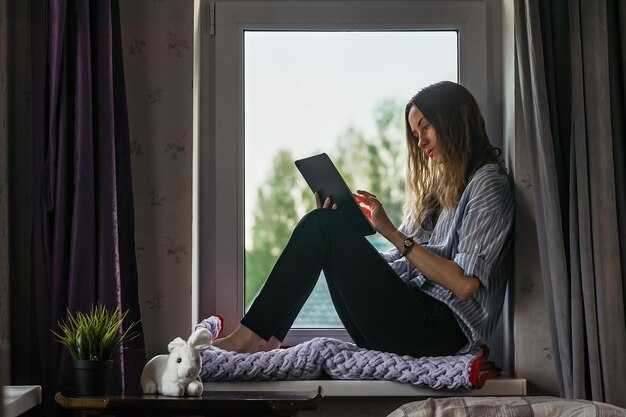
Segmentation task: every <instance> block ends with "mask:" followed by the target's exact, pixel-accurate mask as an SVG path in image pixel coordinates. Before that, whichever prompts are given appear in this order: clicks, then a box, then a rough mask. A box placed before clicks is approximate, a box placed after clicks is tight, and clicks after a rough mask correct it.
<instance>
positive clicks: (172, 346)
mask: <svg viewBox="0 0 626 417" xmlns="http://www.w3.org/2000/svg"><path fill="white" fill-rule="evenodd" d="M186 344H187V342H185V341H184V340H183V339H181V338H180V337H177V338H176V339H174V340H172V341H171V342H170V343H169V344H168V345H167V351H168V352H171V351H173V350H174V349H176V348H178V347H183V346H185V345H186Z"/></svg>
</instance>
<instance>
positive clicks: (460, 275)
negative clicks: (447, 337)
mask: <svg viewBox="0 0 626 417" xmlns="http://www.w3.org/2000/svg"><path fill="white" fill-rule="evenodd" d="M381 234H382V235H383V236H384V237H385V238H386V239H387V240H389V241H390V242H391V243H392V244H393V245H394V246H395V247H396V248H398V250H399V251H402V250H403V249H404V240H405V239H406V238H407V236H405V235H404V234H403V233H402V232H400V231H399V230H398V229H395V230H392V231H387V234H383V233H381ZM406 259H407V260H408V261H409V262H410V263H411V264H413V265H414V266H415V267H416V268H417V269H419V270H420V271H421V272H422V274H424V276H425V277H426V278H428V279H429V280H430V281H433V282H435V283H437V284H439V285H441V286H442V287H444V288H447V289H448V290H450V291H451V292H452V293H453V294H454V295H456V296H457V298H458V299H459V300H461V301H465V300H469V299H470V298H472V297H473V296H474V293H475V292H476V290H478V288H479V287H480V281H479V280H478V278H476V277H474V276H467V275H465V274H464V271H463V268H461V267H460V266H459V265H458V264H457V263H456V262H454V261H451V260H448V259H446V258H443V257H441V256H439V255H437V254H434V253H432V252H431V251H429V250H427V249H424V248H423V247H422V246H420V245H418V244H417V243H415V244H414V245H413V247H412V248H411V250H409V252H408V253H407V254H406Z"/></svg>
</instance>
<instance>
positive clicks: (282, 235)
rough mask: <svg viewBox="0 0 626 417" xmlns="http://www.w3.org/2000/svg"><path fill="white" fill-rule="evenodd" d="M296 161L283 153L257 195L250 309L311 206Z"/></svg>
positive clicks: (248, 265)
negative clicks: (302, 214) (301, 213)
mask: <svg viewBox="0 0 626 417" xmlns="http://www.w3.org/2000/svg"><path fill="white" fill-rule="evenodd" d="M293 161H294V159H293V155H292V154H291V152H288V151H280V152H279V153H278V154H277V155H276V157H275V158H274V162H273V167H272V173H271V175H270V177H269V179H268V180H267V182H266V183H265V184H264V185H263V186H262V187H260V188H259V189H258V191H257V204H256V206H255V213H254V219H253V221H254V223H253V226H252V248H251V249H250V250H249V251H246V289H245V305H246V306H248V305H250V303H251V302H252V300H253V299H254V297H256V294H257V293H258V291H259V289H260V288H261V287H262V286H263V283H264V282H265V280H266V279H267V276H268V275H269V273H270V271H271V268H272V266H273V265H274V263H275V262H276V259H278V256H279V255H280V253H281V252H282V250H283V248H284V247H285V245H286V244H287V241H288V240H289V237H290V236H291V232H292V231H293V229H294V227H295V226H296V223H297V222H298V219H299V218H300V216H299V214H298V207H299V206H302V205H303V204H304V205H306V204H308V205H310V204H311V203H310V202H308V203H306V201H305V200H303V196H304V193H303V191H302V190H298V189H297V185H298V176H299V174H298V172H297V170H296V167H295V165H294V163H293ZM309 194H310V191H309ZM309 198H310V197H309ZM313 204H314V203H313Z"/></svg>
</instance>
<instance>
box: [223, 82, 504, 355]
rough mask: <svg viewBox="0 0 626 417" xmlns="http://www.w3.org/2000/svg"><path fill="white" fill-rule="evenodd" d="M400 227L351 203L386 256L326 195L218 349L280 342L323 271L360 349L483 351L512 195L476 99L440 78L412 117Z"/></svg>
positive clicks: (361, 194) (374, 208)
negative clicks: (387, 246)
mask: <svg viewBox="0 0 626 417" xmlns="http://www.w3.org/2000/svg"><path fill="white" fill-rule="evenodd" d="M405 122H406V138H407V146H408V171H407V181H406V183H407V188H408V194H409V196H408V198H407V203H406V205H405V215H406V217H405V221H404V222H403V224H402V225H401V226H400V227H399V228H396V226H394V225H393V223H392V222H391V221H390V220H389V218H388V217H387V214H386V213H385V209H384V207H383V204H382V203H381V202H380V201H378V199H377V198H376V196H375V195H373V194H371V193H369V192H367V191H361V190H359V191H357V194H356V195H355V197H356V198H357V200H358V201H359V203H360V204H361V206H362V207H363V208H364V211H365V212H366V214H368V216H369V217H370V219H371V220H372V223H373V225H374V227H375V228H376V230H377V231H378V232H379V233H380V234H381V235H382V236H384V237H385V238H386V239H387V240H389V242H391V243H392V244H393V245H394V246H395V248H394V249H392V250H390V251H389V252H386V253H383V254H381V253H379V252H378V251H376V249H374V247H373V246H372V245H371V244H370V243H369V242H368V241H367V240H366V239H365V238H364V237H363V236H361V235H359V234H358V233H356V232H355V231H354V230H352V227H351V226H350V224H349V223H348V222H346V221H345V219H344V218H343V216H342V214H341V213H340V212H339V211H338V210H333V208H336V206H335V204H334V203H333V202H332V201H330V200H329V199H326V201H323V202H322V201H319V198H318V196H317V195H316V202H317V207H318V208H317V209H316V210H313V211H312V212H310V213H308V214H307V215H306V216H304V218H303V219H302V220H301V221H300V223H299V224H298V225H297V226H296V228H295V229H294V232H293V234H292V236H291V238H290V240H289V242H288V243H287V246H286V247H285V249H284V251H283V253H282V254H281V256H280V257H279V259H278V261H277V262H276V265H275V266H274V268H273V270H272V272H271V273H270V275H269V277H268V280H267V282H266V283H265V285H264V287H263V289H262V290H261V292H260V293H259V295H258V297H257V298H256V300H255V301H254V303H253V304H252V306H251V308H250V310H249V311H248V313H247V314H246V315H245V316H244V317H243V318H242V320H241V323H240V325H239V326H238V327H237V329H236V330H235V331H234V332H233V333H231V334H230V335H228V336H226V337H224V338H221V339H218V340H216V341H215V342H214V344H215V346H217V347H220V348H222V349H226V350H233V351H238V352H253V351H256V350H268V349H272V348H275V347H278V346H279V344H280V341H281V340H283V338H284V337H285V336H286V334H287V331H288V330H289V328H290V326H291V324H292V323H293V321H294V320H295V318H296V316H297V315H298V312H299V311H300V309H301V308H302V306H303V305H304V303H305V301H306V300H307V298H308V296H309V294H310V293H311V291H312V290H313V287H314V286H315V283H316V282H317V279H318V277H319V274H320V271H321V270H324V274H325V276H326V280H327V282H328V287H329V290H330V295H331V298H332V301H333V304H334V306H335V308H336V310H337V313H338V315H339V318H340V319H341V321H342V323H343V324H344V325H345V327H346V330H347V331H348V333H349V334H350V336H351V337H352V339H353V340H354V342H355V343H356V344H357V345H359V346H360V347H364V348H368V349H375V350H380V351H386V352H393V353H397V354H407V355H411V356H416V357H419V356H425V355H450V354H454V353H459V352H466V351H467V350H469V349H471V348H472V347H474V346H477V345H479V344H482V343H484V342H485V340H486V339H487V338H488V337H489V335H490V334H491V332H492V331H493V329H494V327H495V325H496V324H497V322H498V319H499V316H500V312H501V310H502V303H503V300H504V291H505V287H506V282H507V276H508V272H509V269H508V266H509V265H510V262H509V261H510V246H511V245H510V241H511V229H512V225H513V215H514V203H513V193H512V189H511V186H510V183H509V180H508V177H507V175H506V173H505V169H504V167H503V166H502V162H501V160H500V158H499V155H500V151H499V150H498V149H497V148H494V147H493V146H491V144H490V143H489V138H488V137H487V133H486V131H485V123H484V120H483V117H482V115H481V113H480V110H479V108H478V105H477V103H476V101H475V99H474V97H472V95H471V94H470V93H469V92H468V91H467V90H466V89H465V88H464V87H462V86H460V85H458V84H455V83H452V82H440V83H437V84H434V85H431V86H429V87H426V88H424V89H423V90H421V91H420V92H419V93H417V94H416V95H415V96H414V97H413V98H412V99H411V100H410V101H409V103H408V104H407V106H406V110H405Z"/></svg>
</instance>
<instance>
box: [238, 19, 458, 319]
mask: <svg viewBox="0 0 626 417" xmlns="http://www.w3.org/2000/svg"><path fill="white" fill-rule="evenodd" d="M457 57H458V36H457V32H456V31H410V32H400V31H380V32H376V31H368V32H334V31H333V32H319V31H317V32H305V31H246V32H245V34H244V91H245V97H244V99H245V118H244V124H245V126H244V135H245V136H244V137H245V250H246V254H245V255H246V256H245V294H244V296H245V306H246V310H247V309H248V307H249V306H250V303H251V302H252V300H253V299H254V297H255V296H256V294H257V293H258V291H259V289H260V288H261V287H262V285H263V283H264V281H265V279H266V278H267V276H268V274H269V272H270V271H271V268H272V266H273V265H274V263H275V261H276V259H277V258H278V256H279V255H280V253H281V251H282V249H283V247H284V245H285V244H286V242H287V240H288V239H289V236H290V235H291V232H292V230H293V228H294V227H295V225H296V224H297V222H298V220H299V219H300V217H301V216H302V215H303V214H305V213H306V212H307V211H309V210H311V209H312V208H313V207H314V205H315V203H314V199H313V195H312V193H311V191H310V190H309V188H308V187H307V185H306V183H305V182H304V180H303V179H302V178H301V176H300V174H299V172H298V171H297V169H296V168H295V165H294V160H295V159H299V158H303V157H307V156H311V155H313V154H316V153H320V152H326V153H327V154H329V155H330V157H331V158H332V159H333V161H334V162H335V164H336V165H337V168H338V169H339V171H340V172H341V173H342V175H343V176H344V178H345V179H346V182H347V183H348V185H349V186H350V187H351V188H352V189H353V190H355V189H357V188H358V189H366V190H369V191H371V192H373V193H374V194H376V195H377V196H378V197H379V199H381V201H383V203H384V204H385V208H386V210H387V212H388V214H389V215H390V217H391V218H392V221H394V223H395V224H396V225H399V224H400V222H401V208H402V202H403V200H402V199H403V196H404V167H405V159H404V158H405V152H406V151H405V144H404V141H405V137H404V122H403V116H404V105H405V104H406V102H407V101H408V99H409V98H410V97H411V96H412V95H413V94H415V93H416V92H417V91H418V90H419V89H420V88H422V87H425V86H427V85H429V84H432V83H434V82H437V81H440V80H450V81H458V58H457ZM370 240H371V241H372V243H373V244H374V245H375V246H376V247H377V248H379V250H381V251H383V250H386V249H388V248H389V247H390V245H389V244H388V242H387V241H386V240H385V239H383V238H382V237H380V236H378V235H375V236H373V237H371V239H370ZM294 327H300V328H341V327H343V326H342V324H341V322H340V321H339V318H338V317H337V315H336V313H335V311H334V308H333V306H332V303H331V301H330V295H329V293H328V287H327V285H326V282H325V280H324V277H323V274H322V276H321V277H320V280H319V282H318V285H317V286H316V288H315V289H314V291H313V294H312V295H311V297H310V298H309V300H308V301H307V303H306V304H305V306H304V307H303V309H302V311H301V312H300V315H299V316H298V318H297V319H296V322H295V323H294Z"/></svg>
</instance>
